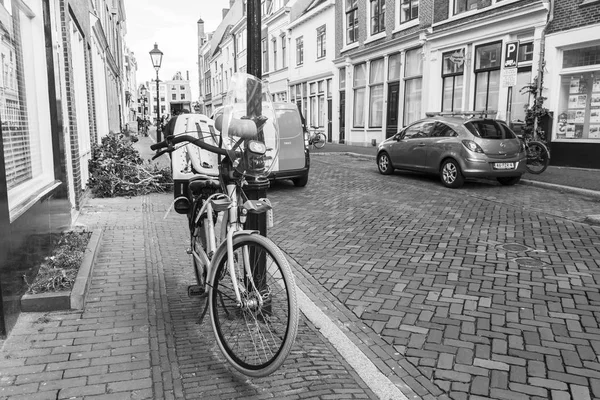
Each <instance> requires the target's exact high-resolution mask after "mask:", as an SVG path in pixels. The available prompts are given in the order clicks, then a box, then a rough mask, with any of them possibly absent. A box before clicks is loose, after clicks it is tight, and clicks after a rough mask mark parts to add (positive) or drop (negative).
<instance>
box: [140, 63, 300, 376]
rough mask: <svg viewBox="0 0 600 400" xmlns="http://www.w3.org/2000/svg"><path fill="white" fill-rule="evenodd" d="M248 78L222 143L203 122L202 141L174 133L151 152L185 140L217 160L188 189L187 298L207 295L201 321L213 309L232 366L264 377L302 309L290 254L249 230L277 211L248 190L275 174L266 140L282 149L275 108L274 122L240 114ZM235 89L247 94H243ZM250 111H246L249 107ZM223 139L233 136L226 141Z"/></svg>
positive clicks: (227, 111)
mask: <svg viewBox="0 0 600 400" xmlns="http://www.w3.org/2000/svg"><path fill="white" fill-rule="evenodd" d="M249 80H251V81H252V82H253V84H255V82H254V81H258V80H257V79H256V78H254V77H252V76H250V75H246V74H236V75H234V77H232V81H231V83H230V92H229V93H228V101H227V104H230V106H227V105H226V106H225V107H224V112H223V114H222V117H220V118H221V119H220V120H219V119H218V118H217V121H216V122H217V123H216V124H215V126H216V127H217V130H219V131H220V132H221V137H220V138H218V137H217V135H216V134H215V132H214V130H213V129H212V127H211V126H209V132H208V134H207V135H204V134H205V133H206V132H203V130H202V127H201V126H200V124H196V132H195V133H197V136H196V137H195V136H192V135H191V134H188V133H191V132H184V133H183V134H177V135H171V136H168V137H166V138H165V140H164V141H162V142H160V143H156V144H154V145H152V146H151V148H152V150H159V151H157V153H156V155H155V156H154V157H155V158H156V157H159V156H160V155H162V154H164V153H169V154H170V153H172V152H173V151H174V150H176V149H177V148H176V147H175V146H176V145H178V144H181V143H187V144H184V145H188V144H192V145H194V146H197V147H199V148H201V149H204V150H206V151H208V152H211V153H214V154H217V155H218V172H217V173H216V174H207V173H204V174H197V175H196V176H195V177H194V178H193V179H191V180H190V181H189V186H188V190H187V200H188V201H189V202H190V204H191V207H190V209H189V211H188V222H189V230H190V248H189V250H188V253H190V254H191V255H192V265H193V267H194V273H195V277H196V281H197V285H191V286H190V287H189V288H188V294H190V295H196V296H200V297H202V298H208V301H207V302H205V305H204V309H203V311H202V312H201V314H200V317H199V318H200V322H202V321H203V319H204V316H205V314H206V312H207V309H210V313H209V314H210V320H211V326H212V329H213V332H214V335H215V338H216V341H217V343H218V346H219V348H220V350H221V352H222V353H223V355H224V356H225V358H226V359H227V361H228V362H229V363H231V365H232V366H233V367H234V368H235V369H237V370H238V371H240V372H242V373H243V374H245V375H248V376H251V377H263V376H267V375H269V374H271V373H273V372H274V371H275V370H277V368H279V367H280V366H281V365H282V364H283V362H284V361H285V359H286V358H287V356H288V355H289V353H290V351H291V348H292V345H293V343H294V341H295V338H296V335H297V331H298V315H299V312H298V301H297V297H296V285H295V279H294V275H293V273H292V269H291V267H290V265H289V263H288V261H287V259H286V258H285V256H284V254H283V252H282V251H281V250H280V249H279V247H277V245H275V244H274V243H273V241H271V240H270V239H268V238H267V237H265V236H262V235H260V234H259V232H257V231H254V230H248V229H245V223H246V219H247V217H248V215H249V214H264V213H267V212H270V211H271V210H272V207H271V205H270V202H269V201H268V199H259V200H250V199H248V196H246V194H245V193H244V190H243V186H245V185H246V184H247V181H246V179H247V178H255V177H260V176H266V175H267V174H268V172H269V170H270V168H271V167H272V165H273V164H274V160H275V159H276V156H277V150H276V148H275V149H274V148H270V149H267V147H266V143H267V142H268V143H269V144H273V146H274V147H276V146H277V143H278V142H279V141H278V140H272V139H269V138H268V137H267V136H269V135H268V134H269V133H273V131H274V132H275V133H276V132H277V129H276V128H273V127H274V126H276V120H275V114H274V111H273V108H272V107H268V106H263V111H265V108H266V109H267V111H271V112H273V114H272V115H270V116H269V117H267V116H265V115H263V116H259V117H254V118H247V117H244V118H238V117H236V110H238V111H239V110H240V107H239V105H240V101H236V100H237V99H236V98H235V96H236V95H239V94H240V93H246V88H247V87H248V86H247V82H248V81H249ZM259 82H260V81H259ZM240 85H241V86H240ZM236 87H237V88H240V87H241V88H243V90H241V91H240V90H237V91H236ZM259 95H260V92H259ZM229 97H233V98H229ZM266 98H267V99H268V98H270V95H267V96H266ZM243 110H244V113H245V111H246V108H245V107H243ZM263 114H267V113H263ZM269 124H270V125H269ZM224 135H228V137H226V138H225V140H223V139H224V138H223V136H224ZM261 138H262V140H261ZM209 142H212V144H211V143H209ZM268 152H269V153H270V155H267V153H268ZM192 161H193V160H192ZM208 167H212V166H211V165H207V163H206V162H204V163H201V164H199V165H198V163H196V165H195V169H197V170H201V172H207V169H209V168H208ZM215 175H216V176H215ZM177 200H178V199H175V201H174V203H175V202H176V201H177ZM219 226H220V227H221V229H220V232H217V230H218V227H219Z"/></svg>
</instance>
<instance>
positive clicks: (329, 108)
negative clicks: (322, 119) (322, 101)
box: [327, 99, 333, 143]
mask: <svg viewBox="0 0 600 400" xmlns="http://www.w3.org/2000/svg"><path fill="white" fill-rule="evenodd" d="M332 104H333V103H332V102H331V99H329V100H327V141H328V142H329V143H331V141H332V140H333V138H332V135H333V132H332V131H331V107H332Z"/></svg>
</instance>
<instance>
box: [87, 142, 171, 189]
mask: <svg viewBox="0 0 600 400" xmlns="http://www.w3.org/2000/svg"><path fill="white" fill-rule="evenodd" d="M89 173H90V178H89V181H88V186H89V187H90V189H91V191H92V193H93V194H94V195H95V196H97V197H117V196H137V195H141V194H147V193H154V192H164V191H166V190H167V189H169V188H170V187H171V186H172V182H173V181H172V178H171V171H170V169H168V168H164V167H162V168H161V167H158V166H157V165H156V164H154V165H153V164H149V163H147V162H145V161H144V160H143V159H142V158H141V157H140V153H139V152H138V151H137V150H136V149H135V148H134V147H133V146H132V143H131V141H130V140H129V139H128V138H126V137H124V136H123V135H121V134H113V133H111V134H109V135H107V136H105V137H103V138H102V143H101V144H100V145H94V146H93V148H92V159H91V160H90V161H89Z"/></svg>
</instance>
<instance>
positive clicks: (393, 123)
mask: <svg viewBox="0 0 600 400" xmlns="http://www.w3.org/2000/svg"><path fill="white" fill-rule="evenodd" d="M399 91H400V82H392V83H389V84H388V108H387V122H386V129H385V138H386V139H387V138H389V137H392V136H394V135H395V134H396V133H398V96H399Z"/></svg>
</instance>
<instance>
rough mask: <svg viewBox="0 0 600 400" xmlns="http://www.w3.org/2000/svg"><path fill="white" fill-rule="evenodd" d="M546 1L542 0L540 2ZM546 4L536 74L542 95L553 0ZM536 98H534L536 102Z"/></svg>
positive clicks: (534, 135) (535, 133)
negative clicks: (547, 35) (546, 9)
mask: <svg viewBox="0 0 600 400" xmlns="http://www.w3.org/2000/svg"><path fill="white" fill-rule="evenodd" d="M545 2H546V1H544V0H542V3H545ZM547 2H548V3H549V4H548V15H547V17H546V25H544V29H543V30H542V36H541V38H540V60H539V65H538V75H537V91H536V92H537V96H538V98H539V97H542V89H543V87H542V79H543V77H544V66H545V65H546V61H545V60H544V57H545V54H546V51H545V50H546V31H547V30H548V25H550V23H551V22H552V20H554V0H547ZM536 101H537V99H534V102H536ZM538 125H539V123H538V118H535V119H534V120H533V137H534V140H537V130H538Z"/></svg>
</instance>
